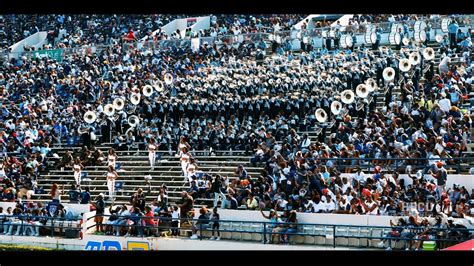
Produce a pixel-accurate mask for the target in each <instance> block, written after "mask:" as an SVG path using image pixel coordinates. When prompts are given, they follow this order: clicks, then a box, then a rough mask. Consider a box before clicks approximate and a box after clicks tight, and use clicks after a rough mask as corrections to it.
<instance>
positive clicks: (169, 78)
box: [164, 73, 174, 85]
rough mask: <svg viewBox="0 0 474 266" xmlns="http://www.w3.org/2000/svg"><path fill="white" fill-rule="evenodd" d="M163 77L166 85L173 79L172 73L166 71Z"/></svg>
mask: <svg viewBox="0 0 474 266" xmlns="http://www.w3.org/2000/svg"><path fill="white" fill-rule="evenodd" d="M164 79H165V83H166V85H171V84H172V83H173V80H174V78H173V75H171V73H166V74H165V78H164Z"/></svg>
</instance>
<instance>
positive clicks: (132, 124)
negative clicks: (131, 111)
mask: <svg viewBox="0 0 474 266" xmlns="http://www.w3.org/2000/svg"><path fill="white" fill-rule="evenodd" d="M127 122H128V125H129V126H130V127H136V126H137V125H138V123H139V122H140V119H139V118H138V116H136V115H131V116H130V117H129V118H128V119H127Z"/></svg>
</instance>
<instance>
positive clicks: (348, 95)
mask: <svg viewBox="0 0 474 266" xmlns="http://www.w3.org/2000/svg"><path fill="white" fill-rule="evenodd" d="M354 100H355V94H354V92H353V91H351V90H344V91H342V92H341V101H342V102H343V103H345V104H351V103H353V102H354Z"/></svg>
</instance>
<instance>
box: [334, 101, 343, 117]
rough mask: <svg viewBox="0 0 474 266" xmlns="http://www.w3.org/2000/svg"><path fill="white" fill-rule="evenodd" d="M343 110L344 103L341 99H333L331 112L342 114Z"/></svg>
mask: <svg viewBox="0 0 474 266" xmlns="http://www.w3.org/2000/svg"><path fill="white" fill-rule="evenodd" d="M341 111H342V104H341V102H339V101H333V102H332V103H331V112H332V113H333V115H338V114H340V113H341Z"/></svg>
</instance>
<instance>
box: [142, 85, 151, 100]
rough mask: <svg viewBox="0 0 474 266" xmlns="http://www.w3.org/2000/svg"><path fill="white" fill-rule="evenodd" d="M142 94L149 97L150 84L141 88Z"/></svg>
mask: <svg viewBox="0 0 474 266" xmlns="http://www.w3.org/2000/svg"><path fill="white" fill-rule="evenodd" d="M142 93H143V96H145V97H150V96H151V95H152V94H153V87H152V86H151V85H145V86H143V89H142Z"/></svg>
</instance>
